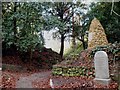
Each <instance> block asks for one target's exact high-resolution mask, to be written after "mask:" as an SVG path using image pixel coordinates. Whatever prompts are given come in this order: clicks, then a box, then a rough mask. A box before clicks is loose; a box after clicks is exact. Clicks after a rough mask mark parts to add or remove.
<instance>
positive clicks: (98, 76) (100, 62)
mask: <svg viewBox="0 0 120 90" xmlns="http://www.w3.org/2000/svg"><path fill="white" fill-rule="evenodd" d="M94 65H95V79H94V80H95V81H97V82H100V83H102V84H107V85H108V84H109V83H110V81H111V79H110V77H109V65H108V55H107V53H106V52H105V51H97V52H96V53H95V56H94Z"/></svg>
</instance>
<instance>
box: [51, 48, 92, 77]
mask: <svg viewBox="0 0 120 90" xmlns="http://www.w3.org/2000/svg"><path fill="white" fill-rule="evenodd" d="M90 52H91V50H84V51H82V52H81V53H80V54H79V55H75V56H72V57H67V58H66V59H65V60H64V61H62V62H61V63H58V64H56V65H54V66H53V69H52V71H53V75H62V76H90V77H94V65H93V58H90V57H89V54H90Z"/></svg>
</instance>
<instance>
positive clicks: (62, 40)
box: [60, 34, 65, 57]
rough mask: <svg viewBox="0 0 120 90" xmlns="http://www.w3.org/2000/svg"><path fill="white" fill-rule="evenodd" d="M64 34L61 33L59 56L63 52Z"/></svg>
mask: <svg viewBox="0 0 120 90" xmlns="http://www.w3.org/2000/svg"><path fill="white" fill-rule="evenodd" d="M64 39H65V38H64V34H61V48H60V56H61V57H63V52H64Z"/></svg>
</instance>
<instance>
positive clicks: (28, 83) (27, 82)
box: [16, 71, 51, 90]
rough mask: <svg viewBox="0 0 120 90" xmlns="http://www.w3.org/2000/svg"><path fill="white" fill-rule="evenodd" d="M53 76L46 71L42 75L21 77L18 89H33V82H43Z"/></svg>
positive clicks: (35, 74) (17, 85)
mask: <svg viewBox="0 0 120 90" xmlns="http://www.w3.org/2000/svg"><path fill="white" fill-rule="evenodd" d="M50 75H51V71H44V72H40V73H34V74H32V75H30V76H27V77H20V79H19V80H18V81H17V82H16V88H33V87H32V82H33V81H35V80H39V81H40V80H41V81H42V80H43V79H44V78H47V77H49V76H50ZM33 90H34V89H33Z"/></svg>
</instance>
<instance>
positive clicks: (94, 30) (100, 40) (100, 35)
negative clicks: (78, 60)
mask: <svg viewBox="0 0 120 90" xmlns="http://www.w3.org/2000/svg"><path fill="white" fill-rule="evenodd" d="M107 44H108V41H107V38H106V34H105V31H104V29H103V27H102V25H101V24H100V22H99V20H98V19H96V18H94V19H93V20H92V22H91V25H90V28H89V34H88V49H90V48H94V47H96V46H102V45H107Z"/></svg>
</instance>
